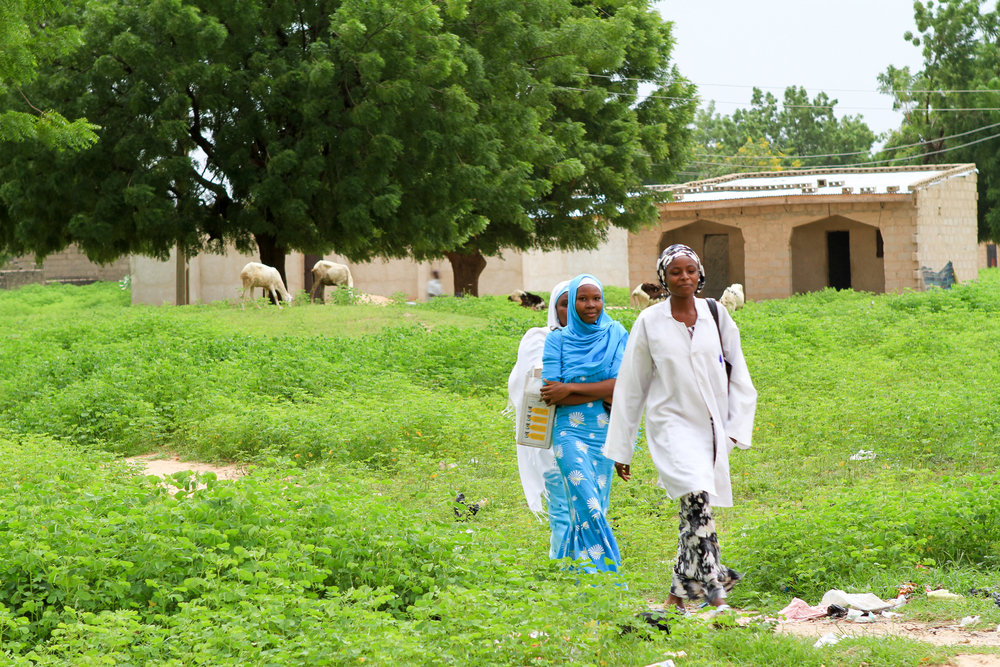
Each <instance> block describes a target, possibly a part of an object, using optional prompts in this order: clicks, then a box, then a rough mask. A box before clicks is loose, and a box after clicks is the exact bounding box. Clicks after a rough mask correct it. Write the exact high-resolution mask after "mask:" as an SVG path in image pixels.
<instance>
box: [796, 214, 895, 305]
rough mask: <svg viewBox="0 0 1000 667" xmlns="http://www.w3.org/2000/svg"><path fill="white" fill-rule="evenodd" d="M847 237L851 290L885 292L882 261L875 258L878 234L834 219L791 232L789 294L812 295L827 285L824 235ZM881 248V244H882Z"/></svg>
mask: <svg viewBox="0 0 1000 667" xmlns="http://www.w3.org/2000/svg"><path fill="white" fill-rule="evenodd" d="M831 231H846V232H848V233H849V234H850V258H851V261H850V269H851V288H852V289H855V290H858V291H865V292H876V293H882V292H885V259H884V257H878V254H877V246H878V230H877V229H876V228H875V227H872V226H870V225H866V224H863V223H860V222H856V221H854V220H850V219H849V218H844V217H841V216H834V217H831V218H824V219H823V220H818V221H816V222H813V223H809V224H806V225H801V226H799V227H796V228H795V229H793V230H792V237H791V244H792V290H793V292H795V293H796V294H801V293H805V292H816V291H819V290H821V289H823V288H825V287H826V286H827V284H828V282H829V268H830V267H829V261H828V257H827V254H828V253H827V232H831ZM883 247H884V244H883Z"/></svg>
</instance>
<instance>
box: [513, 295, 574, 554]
mask: <svg viewBox="0 0 1000 667" xmlns="http://www.w3.org/2000/svg"><path fill="white" fill-rule="evenodd" d="M568 287H569V281H568V280H564V281H563V282H561V283H559V284H558V285H556V286H555V287H553V288H552V294H551V295H550V296H549V313H548V321H547V322H546V325H545V326H544V327H532V328H531V329H528V331H527V332H525V334H524V336H523V337H522V338H521V343H520V344H519V345H518V346H517V362H516V363H515V364H514V368H513V370H511V372H510V377H509V378H508V379H507V396H508V397H509V401H510V403H511V404H512V405H513V406H514V411H515V414H516V421H515V423H516V424H520V423H521V416H522V415H521V399H522V397H523V396H524V386H525V381H526V380H527V379H528V377H529V376H530V375H531V374H532V372H533V371H534V370H535V369H536V368H541V367H542V352H543V351H544V349H545V338H546V337H547V336H548V335H549V332H550V331H553V330H555V329H559V328H560V327H564V326H566V308H567V301H568V299H569V294H568V291H567V288H568ZM517 467H518V471H519V472H520V474H521V486H522V487H523V488H524V498H525V500H527V501H528V508H529V509H530V510H531V511H532V512H534V513H535V515H536V516H542V515H544V514H545V510H544V509H543V507H542V499H543V498H544V499H545V501H546V503H547V504H548V518H549V528H550V530H551V536H550V538H549V557H550V558H555V554H556V550H557V548H558V546H559V542H560V541H561V539H562V538H561V536H562V535H563V534H564V533H565V532H566V530H568V528H569V506H568V505H567V501H566V488H565V486H564V485H563V483H562V478H561V477H560V476H559V469H558V468H557V467H556V461H555V458H554V457H553V455H552V450H551V449H541V448H538V447H524V446H518V447H517Z"/></svg>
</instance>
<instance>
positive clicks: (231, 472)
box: [127, 454, 246, 479]
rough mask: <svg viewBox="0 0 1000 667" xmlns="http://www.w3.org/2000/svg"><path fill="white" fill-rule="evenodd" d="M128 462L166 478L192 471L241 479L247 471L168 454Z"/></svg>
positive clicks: (140, 457)
mask: <svg viewBox="0 0 1000 667" xmlns="http://www.w3.org/2000/svg"><path fill="white" fill-rule="evenodd" d="M127 460H129V461H133V462H135V463H137V464H140V465H141V466H142V470H143V472H144V473H145V474H147V475H156V476H157V477H166V476H167V475H173V474H174V473H175V472H182V471H184V470H190V471H191V472H214V473H215V475H216V477H218V478H219V479H239V478H240V477H243V475H245V474H246V470H245V469H244V468H243V467H241V466H236V465H229V466H217V465H211V464H209V463H198V462H196V461H181V459H180V457H178V456H172V455H168V454H146V455H144V456H132V457H130V458H128V459H127Z"/></svg>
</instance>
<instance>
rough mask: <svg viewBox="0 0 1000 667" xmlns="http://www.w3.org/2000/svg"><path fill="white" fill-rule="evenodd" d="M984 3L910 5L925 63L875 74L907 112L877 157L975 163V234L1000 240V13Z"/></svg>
mask: <svg viewBox="0 0 1000 667" xmlns="http://www.w3.org/2000/svg"><path fill="white" fill-rule="evenodd" d="M985 4H986V3H985V2H983V1H982V0H944V1H942V2H937V3H934V2H919V1H918V2H914V3H913V8H914V20H915V23H916V27H917V34H914V33H910V32H907V33H906V34H905V35H904V36H903V37H904V38H905V39H906V40H908V41H910V42H912V43H913V45H914V46H918V47H921V48H922V50H923V58H924V64H923V68H922V69H921V70H919V71H917V72H913V71H911V70H910V69H909V68H908V67H902V68H897V67H889V68H888V69H887V70H886V71H885V72H884V73H883V74H882V75H880V77H879V81H880V84H881V86H882V89H883V90H884V91H885V92H888V93H891V94H892V95H893V96H894V99H895V106H896V108H897V109H899V110H902V111H903V112H904V118H903V123H902V125H901V126H900V128H899V130H897V131H895V132H893V133H891V135H890V137H889V141H888V142H887V143H886V147H885V150H884V153H883V155H882V156H881V157H882V158H884V159H886V160H892V162H891V163H892V164H912V163H914V162H919V163H924V164H941V163H955V162H974V163H975V164H976V166H977V167H978V168H979V180H978V188H979V238H980V240H994V241H996V240H1000V158H998V150H997V147H998V145H1000V144H998V141H1000V136H998V135H1000V111H998V109H1000V92H997V91H1000V12H998V10H997V7H996V6H994V7H993V8H992V9H986V8H985V7H984V5H985Z"/></svg>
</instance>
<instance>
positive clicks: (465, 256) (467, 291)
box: [445, 250, 486, 296]
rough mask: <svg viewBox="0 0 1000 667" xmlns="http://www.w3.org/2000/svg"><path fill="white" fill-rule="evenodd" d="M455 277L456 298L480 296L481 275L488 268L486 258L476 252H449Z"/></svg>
mask: <svg viewBox="0 0 1000 667" xmlns="http://www.w3.org/2000/svg"><path fill="white" fill-rule="evenodd" d="M445 257H447V258H448V261H449V262H451V272H452V275H454V277H455V296H479V274H481V273H482V272H483V269H485V268H486V258H485V257H483V255H482V254H481V253H480V252H479V251H478V250H477V251H475V252H467V253H460V252H447V253H445Z"/></svg>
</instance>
